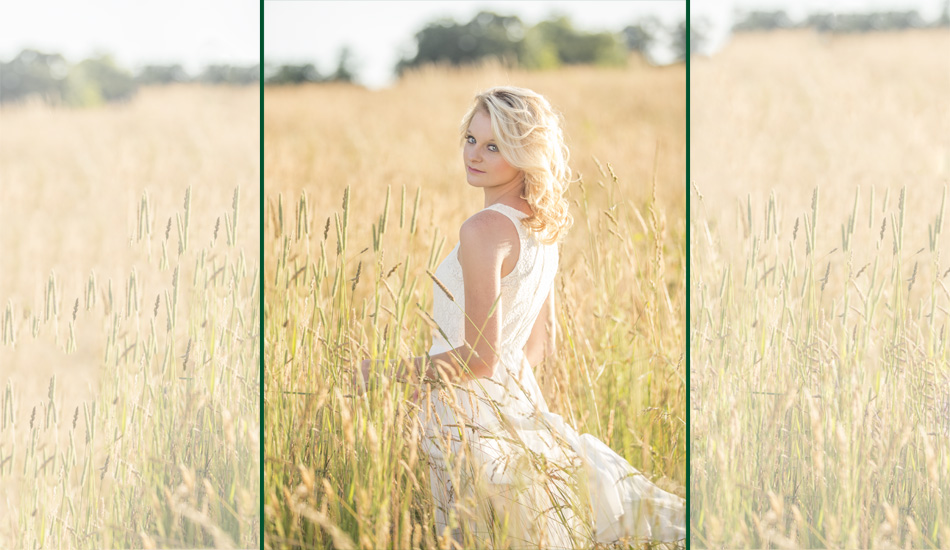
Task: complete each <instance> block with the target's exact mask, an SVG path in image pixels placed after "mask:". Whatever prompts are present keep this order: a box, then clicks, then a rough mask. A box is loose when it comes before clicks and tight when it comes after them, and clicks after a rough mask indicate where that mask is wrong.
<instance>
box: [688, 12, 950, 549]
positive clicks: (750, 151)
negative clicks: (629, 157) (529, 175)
mask: <svg viewBox="0 0 950 550" xmlns="http://www.w3.org/2000/svg"><path fill="white" fill-rule="evenodd" d="M946 51H950V32H947V31H946V30H928V31H914V32H906V33H894V34H883V33H875V34H870V35H866V36H826V37H822V36H818V35H814V34H811V33H809V32H781V33H778V32H777V33H770V34H753V35H739V36H736V37H734V40H733V41H732V42H731V44H730V45H729V46H728V47H727V48H726V49H725V50H723V51H722V52H721V53H719V54H718V55H716V56H714V57H713V58H712V59H708V60H697V61H696V62H694V63H693V65H692V67H691V86H692V90H691V144H690V145H691V147H690V150H691V159H690V160H691V165H690V167H691V179H692V180H693V185H694V195H693V198H692V202H691V204H692V212H691V232H692V233H691V244H692V250H691V262H692V264H691V265H692V268H691V275H692V277H691V278H692V286H691V289H692V290H691V298H692V303H691V326H690V330H691V343H692V349H691V350H690V353H691V382H692V384H691V396H690V397H691V401H690V403H691V404H690V406H691V428H692V434H691V435H692V451H691V464H692V478H691V485H692V486H691V487H690V495H691V521H692V526H693V534H694V539H693V544H694V546H696V547H701V548H718V547H722V546H726V547H734V548H740V547H751V548H762V547H777V548H798V547H804V548H814V547H824V548H839V547H843V548H898V547H913V548H946V547H947V546H948V545H950V521H948V520H947V518H948V517H950V502H948V500H947V495H950V344H948V336H950V333H948V328H947V326H948V320H950V319H948V317H950V292H948V287H950V270H948V267H950V265H948V264H947V260H948V258H950V247H948V245H947V243H948V240H947V237H946V234H945V233H946V231H947V223H946V221H945V219H944V218H945V216H946V214H947V205H946V202H947V194H948V177H950V133H948V131H947V129H948V128H950V108H948V103H947V101H946V98H947V97H948V96H950V65H948V64H947V57H946V55H945V54H944V52H946Z"/></svg>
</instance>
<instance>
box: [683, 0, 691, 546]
mask: <svg viewBox="0 0 950 550" xmlns="http://www.w3.org/2000/svg"><path fill="white" fill-rule="evenodd" d="M690 34H692V33H691V26H690V18H689V0H687V2H686V326H685V327H684V328H685V329H686V330H685V332H686V548H689V547H690V544H691V542H692V538H691V535H690V531H691V528H692V518H691V514H690V506H689V500H690V499H689V495H690V493H691V492H692V484H691V482H690V470H691V467H690V455H691V454H692V451H693V440H692V438H691V437H690V429H689V428H690V420H689V416H690V406H689V401H690V399H689V398H690V390H689V382H690V378H691V376H690V373H691V366H692V365H691V363H692V353H691V352H690V350H691V347H692V346H691V345H690V340H691V339H690V335H691V332H692V324H691V323H690V311H689V309H690V303H691V301H690V289H691V288H692V286H693V281H692V279H691V277H690V265H691V264H692V261H691V260H692V258H691V257H690V219H689V217H690V212H692V210H691V209H690V204H689V203H690V196H689V182H690V177H689V160H690V156H689V155H690V147H689V145H690V144H689V93H690V87H689V59H690V57H691V52H692V46H691V45H690V43H689V42H690Z"/></svg>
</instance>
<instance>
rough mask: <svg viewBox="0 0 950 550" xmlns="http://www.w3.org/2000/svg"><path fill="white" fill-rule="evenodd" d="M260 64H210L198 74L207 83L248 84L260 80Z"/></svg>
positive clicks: (199, 79)
mask: <svg viewBox="0 0 950 550" xmlns="http://www.w3.org/2000/svg"><path fill="white" fill-rule="evenodd" d="M260 71H261V69H260V65H251V66H249V67H240V66H234V65H208V66H207V67H205V70H204V71H203V72H202V73H201V75H200V76H198V81H199V82H204V83H206V84H234V85H246V84H254V83H256V82H259V81H260Z"/></svg>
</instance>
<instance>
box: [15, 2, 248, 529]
mask: <svg viewBox="0 0 950 550" xmlns="http://www.w3.org/2000/svg"><path fill="white" fill-rule="evenodd" d="M259 52H260V6H259V4H258V3H257V2H249V1H241V2H225V1H215V0H202V1H197V2H183V1H172V2H162V3H136V4H129V3H125V2H114V1H107V0H100V1H93V2H86V3H83V4H82V5H78V4H75V3H72V2H26V3H14V4H11V5H5V6H4V13H3V16H2V17H0V219H2V220H3V223H4V230H3V232H2V233H0V250H3V259H2V260H0V264H2V269H0V303H2V304H3V305H2V306H0V494H2V495H3V497H2V498H0V546H2V547H4V548H28V547H39V546H45V547H59V548H123V547H138V548H141V547H146V548H148V547H159V546H161V547H208V546H229V545H233V546H241V547H253V546H257V545H258V544H259V540H258V528H257V526H258V525H259V523H258V520H257V518H258V500H257V495H258V494H259V493H258V483H259V476H258V467H257V466H258V462H259V461H258V449H259V447H258V446H257V443H256V440H257V438H258V435H257V434H258V433H259V431H258V426H259V424H258V418H259V416H258V415H259V407H258V404H257V403H258V395H259V386H258V383H257V379H258V362H259V361H258V357H259V350H260V348H259V341H258V338H257V326H258V324H257V319H258V317H257V315H258V313H257V312H258V309H259V293H258V285H257V277H258V274H259V268H258V266H259V261H258V258H259V252H260V233H259V230H258V226H259V223H258V220H259V216H258V213H259V205H260V201H259V185H260V177H259V176H260V162H259V158H260V157H259V155H260V139H259V135H260V134H259V132H260V116H259V112H260V92H259V87H258V84H259Z"/></svg>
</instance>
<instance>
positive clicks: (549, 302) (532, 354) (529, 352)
mask: <svg viewBox="0 0 950 550" xmlns="http://www.w3.org/2000/svg"><path fill="white" fill-rule="evenodd" d="M556 343H557V323H556V322H555V319H554V288H551V291H550V292H549V293H548V297H547V298H545V300H544V304H543V305H542V306H541V311H540V312H539V313H538V318H537V319H536V320H535V321H534V326H533V327H531V335H530V336H528V343H527V344H525V346H524V354H525V356H526V357H527V358H528V363H530V364H531V366H532V367H535V366H537V365H539V364H541V362H542V361H544V360H545V359H546V358H548V357H551V356H553V355H554V350H555V349H556V348H555V345H556Z"/></svg>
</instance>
